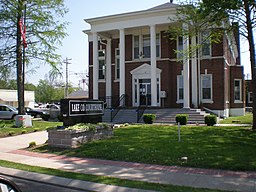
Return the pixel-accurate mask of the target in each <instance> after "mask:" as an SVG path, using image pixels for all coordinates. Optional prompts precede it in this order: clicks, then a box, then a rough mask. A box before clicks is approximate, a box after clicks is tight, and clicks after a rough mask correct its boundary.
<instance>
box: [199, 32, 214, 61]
mask: <svg viewBox="0 0 256 192" xmlns="http://www.w3.org/2000/svg"><path fill="white" fill-rule="evenodd" d="M205 32H208V33H210V31H205ZM202 33H203V32H201V33H200V44H202V43H203V42H202V41H203V35H202ZM202 46H203V45H202ZM209 46H210V55H203V51H202V48H203V47H201V48H200V56H201V58H202V59H208V58H211V57H212V43H211V41H210V45H209Z"/></svg>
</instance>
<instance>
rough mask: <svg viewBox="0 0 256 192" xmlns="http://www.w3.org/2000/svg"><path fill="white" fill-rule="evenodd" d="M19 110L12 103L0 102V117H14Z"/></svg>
mask: <svg viewBox="0 0 256 192" xmlns="http://www.w3.org/2000/svg"><path fill="white" fill-rule="evenodd" d="M16 115H18V110H17V109H16V108H14V107H12V106H10V105H5V104H0V119H14V117H15V116H16Z"/></svg>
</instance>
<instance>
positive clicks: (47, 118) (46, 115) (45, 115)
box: [42, 114, 50, 121]
mask: <svg viewBox="0 0 256 192" xmlns="http://www.w3.org/2000/svg"><path fill="white" fill-rule="evenodd" d="M42 119H43V120H45V121H48V120H49V119H50V115H49V114H43V115H42Z"/></svg>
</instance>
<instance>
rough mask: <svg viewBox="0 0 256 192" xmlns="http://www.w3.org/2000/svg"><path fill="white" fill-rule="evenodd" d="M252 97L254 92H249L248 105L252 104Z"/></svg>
mask: <svg viewBox="0 0 256 192" xmlns="http://www.w3.org/2000/svg"><path fill="white" fill-rule="evenodd" d="M251 95H252V92H248V103H252V100H251V99H250V98H251Z"/></svg>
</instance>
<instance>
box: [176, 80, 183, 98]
mask: <svg viewBox="0 0 256 192" xmlns="http://www.w3.org/2000/svg"><path fill="white" fill-rule="evenodd" d="M183 86H184V84H183V75H178V76H177V100H178V102H183V99H184V95H183V94H184V92H183Z"/></svg>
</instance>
